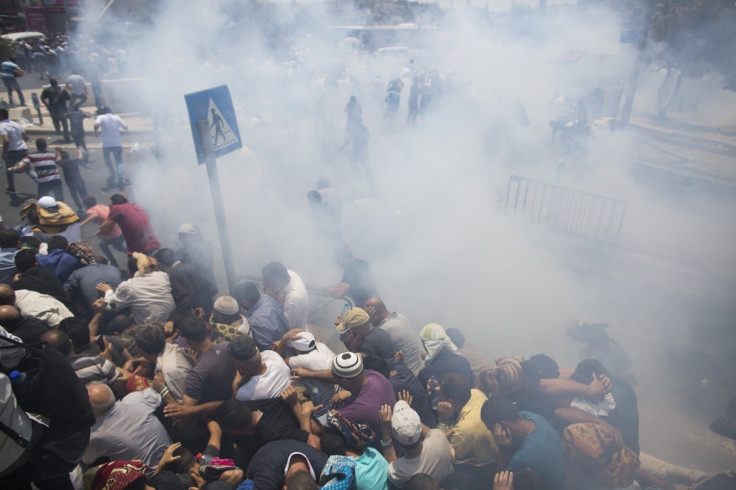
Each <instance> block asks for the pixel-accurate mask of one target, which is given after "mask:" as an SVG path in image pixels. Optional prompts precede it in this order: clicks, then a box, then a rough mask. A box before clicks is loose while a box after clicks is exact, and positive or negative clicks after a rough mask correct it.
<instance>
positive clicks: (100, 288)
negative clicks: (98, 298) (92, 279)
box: [95, 282, 112, 293]
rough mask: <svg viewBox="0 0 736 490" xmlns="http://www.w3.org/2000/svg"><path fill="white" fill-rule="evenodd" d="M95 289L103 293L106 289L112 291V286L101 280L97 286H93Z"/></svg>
mask: <svg viewBox="0 0 736 490" xmlns="http://www.w3.org/2000/svg"><path fill="white" fill-rule="evenodd" d="M95 289H97V290H98V291H100V292H101V293H104V292H106V291H112V286H110V285H109V284H105V283H104V282H101V283H99V284H98V285H97V286H95Z"/></svg>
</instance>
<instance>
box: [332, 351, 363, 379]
mask: <svg viewBox="0 0 736 490" xmlns="http://www.w3.org/2000/svg"><path fill="white" fill-rule="evenodd" d="M362 372H363V360H362V359H361V358H360V356H358V355H356V354H355V353H353V352H343V353H342V354H338V355H336V356H335V357H334V358H333V359H332V374H334V375H335V376H337V377H338V378H346V379H350V378H355V377H356V376H358V375H360V373H362Z"/></svg>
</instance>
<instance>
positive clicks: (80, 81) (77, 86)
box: [66, 75, 85, 95]
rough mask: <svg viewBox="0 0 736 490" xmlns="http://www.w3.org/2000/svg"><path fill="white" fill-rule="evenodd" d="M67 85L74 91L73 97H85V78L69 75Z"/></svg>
mask: <svg viewBox="0 0 736 490" xmlns="http://www.w3.org/2000/svg"><path fill="white" fill-rule="evenodd" d="M66 83H68V84H69V86H70V87H71V89H72V95H84V89H85V87H84V77H83V76H82V75H69V78H67V79H66Z"/></svg>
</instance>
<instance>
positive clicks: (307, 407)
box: [302, 400, 322, 417]
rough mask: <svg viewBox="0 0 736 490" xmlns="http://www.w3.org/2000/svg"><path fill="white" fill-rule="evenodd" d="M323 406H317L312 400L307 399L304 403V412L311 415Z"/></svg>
mask: <svg viewBox="0 0 736 490" xmlns="http://www.w3.org/2000/svg"><path fill="white" fill-rule="evenodd" d="M321 408H322V405H317V406H315V405H314V402H313V401H312V400H307V401H305V402H303V403H302V413H303V414H308V415H309V416H310V417H311V416H312V414H313V413H314V412H316V411H317V410H319V409H321Z"/></svg>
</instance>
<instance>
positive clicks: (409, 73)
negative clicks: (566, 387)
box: [124, 1, 736, 470]
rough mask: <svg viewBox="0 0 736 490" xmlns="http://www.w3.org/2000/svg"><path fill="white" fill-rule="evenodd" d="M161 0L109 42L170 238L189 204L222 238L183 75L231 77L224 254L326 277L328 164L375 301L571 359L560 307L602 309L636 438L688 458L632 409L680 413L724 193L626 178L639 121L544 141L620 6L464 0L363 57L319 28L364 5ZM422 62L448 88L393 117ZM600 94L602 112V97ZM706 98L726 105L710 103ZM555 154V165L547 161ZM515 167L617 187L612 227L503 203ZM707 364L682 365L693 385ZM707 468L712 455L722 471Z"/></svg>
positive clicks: (616, 32) (193, 86)
mask: <svg viewBox="0 0 736 490" xmlns="http://www.w3.org/2000/svg"><path fill="white" fill-rule="evenodd" d="M164 5H166V8H165V10H164V11H163V12H161V13H160V15H158V16H157V18H156V19H155V20H154V24H153V25H152V27H151V28H150V29H148V30H147V31H145V32H141V33H140V35H139V36H137V37H136V38H135V39H128V40H127V41H126V45H125V46H124V49H125V50H126V52H127V53H128V54H129V55H130V57H131V63H132V64H134V65H135V72H137V73H140V74H141V75H142V76H144V77H145V78H146V81H145V82H144V83H142V84H140V85H139V86H138V90H136V91H134V92H132V93H128V94H127V97H128V99H129V100H130V101H131V104H134V103H137V104H138V105H139V106H144V107H146V108H147V110H148V111H149V112H150V113H151V114H152V115H154V116H156V117H159V118H161V120H162V121H163V122H162V126H161V129H160V134H159V141H160V146H161V150H162V151H163V155H164V158H163V165H159V164H156V163H155V162H154V161H153V160H151V161H150V162H146V163H145V165H143V166H142V168H141V169H140V170H139V174H138V175H137V176H136V178H135V179H134V182H135V184H136V187H135V191H134V200H136V201H137V202H139V203H141V204H143V205H144V206H145V207H146V208H147V209H148V210H149V212H150V215H151V217H152V219H153V221H154V224H155V225H156V227H157V229H158V230H161V233H160V238H161V240H162V243H163V244H164V246H166V245H167V244H171V243H173V242H174V240H175V232H176V229H177V228H178V226H179V224H180V223H183V222H197V223H199V224H200V226H201V228H202V229H203V231H204V232H205V233H206V234H207V235H208V238H209V239H210V240H211V241H212V242H214V243H216V242H217V233H216V229H215V228H214V219H213V216H212V209H211V205H210V199H209V189H208V186H207V184H206V183H205V179H206V172H205V169H204V168H203V167H198V166H196V159H195V155H194V150H193V146H192V143H191V133H190V130H189V126H188V118H187V114H186V108H185V105H184V99H183V95H184V94H186V93H190V92H195V91H199V90H203V89H206V88H209V87H213V86H217V85H222V84H227V85H228V86H229V88H230V91H231V94H232V97H233V101H234V104H235V106H236V113H237V115H238V118H239V119H238V125H239V127H240V131H241V136H242V138H243V141H244V143H245V145H246V146H247V147H248V148H247V149H244V150H243V151H240V152H238V153H236V154H230V155H228V156H225V157H222V158H220V159H219V160H218V166H219V172H220V179H221V184H222V190H223V196H222V197H223V200H224V202H225V207H226V210H227V211H226V213H227V219H228V223H229V228H230V234H231V240H232V245H233V250H234V254H235V261H236V268H237V272H238V273H239V274H250V275H258V273H259V271H260V268H261V267H262V265H264V264H265V263H267V262H269V261H271V260H280V261H282V262H283V263H285V264H286V266H287V267H289V268H291V269H293V270H296V271H297V272H298V273H299V274H300V275H301V276H302V277H303V278H304V279H305V282H306V283H307V285H308V287H319V286H321V285H325V284H328V283H331V282H334V281H335V280H337V279H338V278H339V276H340V271H339V269H338V267H337V266H336V265H335V264H334V261H333V259H332V249H331V247H330V246H327V245H326V244H325V243H324V242H323V241H322V240H321V238H320V237H319V236H318V235H317V234H316V233H315V231H314V229H313V227H312V223H311V221H310V215H309V208H308V207H307V203H306V198H305V195H306V192H307V191H308V190H310V189H313V188H314V183H315V182H316V180H317V179H318V178H319V177H320V176H327V177H328V178H329V179H330V181H331V186H332V187H333V188H334V189H336V190H337V192H338V193H339V195H340V196H341V197H342V198H343V199H344V204H343V217H342V223H343V231H344V234H345V238H346V241H347V242H348V244H349V245H350V246H351V247H352V248H353V251H354V253H355V255H356V256H359V257H361V258H364V259H366V260H368V261H369V262H370V263H371V264H372V268H373V272H374V275H375V277H376V280H377V283H378V287H379V290H380V292H381V295H382V297H383V298H384V300H385V302H386V303H387V305H388V306H389V308H391V309H394V310H397V311H401V312H403V313H405V314H407V315H408V316H409V318H410V319H411V320H412V322H413V323H414V325H415V327H417V328H419V327H421V326H422V325H424V324H426V323H429V322H439V323H441V324H443V325H445V326H454V327H458V328H460V329H461V330H463V331H464V332H465V335H466V337H467V338H468V339H469V340H470V341H473V342H476V343H477V345H479V346H482V347H483V348H485V349H487V351H488V354H489V357H492V358H493V357H496V356H501V355H513V354H522V355H526V356H529V355H532V354H535V353H537V352H541V351H544V352H546V353H547V354H549V355H552V356H553V357H555V358H556V359H558V361H559V362H560V364H561V365H562V366H567V367H573V366H574V364H575V363H576V362H577V354H576V349H577V348H578V346H574V345H572V343H571V342H570V341H569V339H567V338H566V337H564V335H563V334H564V331H565V325H566V323H567V321H568V320H569V317H570V316H579V317H581V319H583V320H587V321H607V322H610V324H611V328H610V331H609V334H610V335H611V336H612V337H614V338H616V339H617V340H618V341H619V342H620V343H621V344H622V345H624V346H625V347H626V348H627V349H628V350H629V351H630V352H631V354H632V357H633V358H634V364H635V369H636V370H637V372H638V373H639V378H640V379H641V385H640V386H641V387H642V388H646V389H645V390H641V389H640V390H639V396H640V405H641V406H642V408H641V410H642V441H643V444H642V446H643V448H647V447H648V449H647V450H648V451H650V452H655V453H657V451H659V452H658V453H657V454H658V455H659V456H662V457H666V458H672V459H676V460H678V461H677V462H680V463H689V462H690V460H688V459H687V458H688V457H689V455H686V456H683V454H684V453H680V452H678V451H677V450H676V449H671V448H672V447H677V442H676V438H675V434H672V433H669V434H665V433H656V434H655V433H652V432H647V431H648V429H647V424H646V423H647V422H652V421H653V419H654V418H656V417H655V416H654V415H653V410H652V409H650V410H652V411H650V412H648V411H647V409H646V408H644V407H645V406H646V405H647V404H651V405H650V406H652V407H657V408H656V409H654V410H659V409H660V408H661V407H662V406H663V405H664V403H665V402H662V403H660V401H661V400H666V403H671V404H673V405H676V406H677V409H676V410H674V412H676V413H678V414H679V413H681V412H680V411H679V410H681V409H682V407H681V404H683V400H682V399H681V397H679V396H678V395H676V394H671V392H672V391H676V390H675V389H674V388H675V382H676V381H677V380H676V379H673V377H674V375H671V376H668V375H667V373H666V372H665V371H666V369H667V368H668V367H669V365H668V364H667V362H666V361H667V360H668V359H669V358H670V356H671V352H670V351H669V350H668V349H669V346H670V344H669V343H668V342H669V341H674V342H675V343H682V342H685V343H687V342H689V341H690V340H691V339H692V338H693V334H694V332H695V331H696V329H694V328H693V325H694V324H696V323H698V322H699V321H701V320H702V319H703V318H704V317H705V316H707V314H706V312H704V311H703V308H704V305H705V304H706V303H705V302H703V301H702V300H703V298H706V297H708V296H709V295H715V296H716V297H717V298H718V301H711V302H708V303H707V304H708V305H709V307H713V308H715V310H716V311H715V312H714V314H715V315H717V316H718V315H720V316H719V318H722V319H723V320H724V321H726V322H730V323H729V324H730V325H731V327H732V326H733V319H734V318H733V312H732V311H728V309H729V305H732V304H733V299H734V287H733V286H734V284H733V277H734V272H735V271H734V255H733V250H734V249H736V248H735V245H736V240H735V238H736V236H735V234H736V226H735V225H736V222H735V218H734V216H735V215H734V213H732V212H730V210H731V205H732V202H733V201H732V198H733V195H732V193H730V194H731V195H729V196H728V199H727V200H726V201H727V202H726V203H725V204H724V201H723V199H712V198H710V197H708V196H707V193H700V194H697V195H695V194H693V195H690V196H686V197H685V198H684V199H683V198H682V194H681V193H679V192H673V191H672V190H668V189H662V188H657V187H654V186H647V185H646V184H647V182H644V181H642V180H641V179H635V178H634V177H633V176H632V172H631V166H632V162H633V161H634V160H635V154H636V153H637V152H639V151H640V150H641V149H642V145H641V142H640V141H639V137H638V136H637V134H636V133H635V132H633V131H626V130H623V131H619V132H614V133H611V134H607V135H604V136H601V137H595V138H593V139H592V140H591V141H590V144H589V145H588V148H587V151H586V152H579V153H577V154H575V153H574V152H566V151H565V150H564V147H563V146H562V145H561V144H560V142H559V140H558V141H556V142H555V143H554V144H550V139H551V130H550V127H549V125H548V121H549V120H551V119H554V118H555V117H556V116H557V115H558V113H556V112H555V111H556V109H555V103H554V101H555V100H558V101H559V100H561V97H566V98H567V100H568V101H569V102H568V103H569V104H577V103H578V101H579V100H580V99H585V98H586V97H587V96H588V95H589V92H590V90H591V87H593V86H594V85H595V84H598V86H603V87H604V91H605V98H606V102H607V103H610V102H612V101H611V98H613V99H615V98H616V91H615V90H612V89H611V87H620V86H621V83H623V78H622V77H624V76H625V75H626V73H627V72H628V70H629V68H630V66H631V64H632V63H633V60H634V55H635V53H634V48H633V47H632V46H631V45H625V44H620V43H619V36H620V33H621V25H620V24H619V22H618V21H617V20H616V19H617V18H616V16H615V15H613V14H612V13H611V12H608V11H606V10H605V9H582V8H578V7H574V6H571V7H558V8H554V9H553V8H549V9H548V11H547V13H546V14H545V15H543V16H538V15H536V14H534V13H533V12H531V11H525V10H524V9H518V10H517V11H515V13H511V14H509V13H504V14H495V13H493V10H495V8H494V7H497V5H495V4H494V5H493V6H491V8H490V11H485V10H483V9H466V8H459V6H458V9H455V10H452V11H450V12H449V13H448V15H447V16H446V18H445V19H444V22H443V24H442V25H441V27H434V26H429V25H426V26H425V27H426V29H425V30H424V32H422V33H421V34H422V35H421V36H417V37H416V39H415V40H408V41H406V46H407V48H408V53H409V54H408V55H401V56H391V55H387V56H378V55H376V54H371V53H370V52H366V51H365V50H363V49H361V48H360V40H357V41H355V40H354V41H345V39H344V38H345V31H341V30H338V29H334V28H333V29H331V28H330V26H336V25H340V24H341V23H342V22H343V20H342V19H345V18H350V19H353V20H355V23H362V22H361V21H362V20H363V19H361V14H360V13H359V12H353V13H352V14H351V13H350V12H348V7H347V6H346V5H343V8H344V10H343V17H341V18H340V19H338V18H336V17H333V11H332V9H331V7H330V6H328V5H327V4H317V3H314V4H312V3H310V4H297V3H291V4H288V5H287V4H278V5H275V4H259V5H258V6H251V8H250V10H247V11H246V13H247V15H245V14H243V15H242V16H241V17H242V18H240V19H239V20H238V23H236V22H234V21H233V20H232V19H233V17H234V16H233V14H232V11H231V10H228V9H232V8H233V5H234V3H233V2H228V1H219V2H218V1H210V2H168V3H165V4H164ZM253 5H255V4H253ZM243 8H245V7H243ZM483 18H489V19H491V21H490V22H489V23H487V24H486V23H484V22H482V21H481V19H483ZM414 34H417V33H416V32H415V33H414ZM376 47H380V46H376ZM133 55H134V56H133ZM410 59H411V60H412V61H410ZM419 73H421V74H424V75H427V76H429V77H434V80H436V81H437V82H440V81H441V83H442V86H443V88H444V90H443V92H442V96H441V97H440V96H439V94H437V97H436V98H435V99H433V101H432V105H431V106H430V107H429V109H428V112H427V113H426V117H424V118H422V120H421V124H420V125H417V126H407V125H406V124H405V120H406V116H407V105H406V100H407V98H408V96H409V89H410V87H411V84H412V79H413V76H414V75H415V74H419ZM396 78H399V79H401V80H402V81H403V87H404V89H403V91H402V93H401V105H400V111H399V114H398V116H397V118H396V120H395V121H394V125H393V128H390V127H388V126H387V124H386V123H385V122H384V121H383V116H384V112H385V103H384V97H385V95H386V86H387V84H388V82H389V80H392V79H396ZM658 81H659V80H658V78H657V77H656V76H654V75H653V74H645V75H643V76H642V80H641V83H642V86H641V87H640V90H639V92H638V94H637V99H636V109H639V108H642V110H647V111H649V110H651V109H649V108H651V107H652V106H653V96H652V94H653V89H652V87H654V86H656V85H655V83H658ZM689 93H692V92H689ZM351 95H355V96H356V97H357V98H358V100H359V101H360V103H361V104H362V108H363V122H364V123H365V125H366V127H367V128H368V130H369V132H370V162H371V171H372V178H373V182H374V187H375V199H365V198H366V197H367V186H365V185H363V184H361V183H360V182H358V179H357V178H356V175H355V173H354V171H353V169H352V168H351V167H350V165H349V163H348V153H349V152H347V151H342V152H340V151H338V148H340V145H341V144H342V142H343V138H344V133H345V129H344V127H345V112H344V107H345V103H346V102H347V101H348V99H349V97H350V96H351ZM733 95H734V94H726V93H722V92H720V93H715V94H714V93H713V92H711V93H710V96H709V97H710V98H709V99H700V100H701V101H702V102H704V103H705V104H704V106H705V105H707V106H708V107H705V108H707V109H714V108H715V109H717V108H718V107H725V106H724V105H723V104H718V105H716V104H713V102H712V100H713V98H714V97H716V96H717V97H719V98H720V99H719V100H721V101H723V102H724V103H727V104H730V107H734V105H733V102H734V97H733ZM613 103H614V106H615V100H614V101H613ZM519 107H523V110H524V112H525V114H526V117H527V118H528V125H525V124H523V122H521V119H520V118H519V117H518V116H519ZM604 109H605V108H601V112H600V113H599V114H597V115H596V117H597V116H605V115H615V114H614V113H613V112H611V111H610V110H609V111H607V112H606V111H605V110H604ZM733 115H734V111H731V112H730V116H729V117H730V119H729V120H728V123H730V124H733V123H734V120H733ZM591 116H592V114H591ZM717 116H718V117H719V118H720V121H723V120H724V119H725V117H724V112H723V111H720V112H719V113H718V114H717ZM560 158H563V159H564V160H565V162H564V163H565V172H564V174H559V173H558V172H557V170H556V169H557V167H556V164H555V162H557V161H558V159H560ZM509 174H519V175H522V176H526V177H532V178H535V179H539V180H543V181H547V182H555V181H557V182H558V183H559V184H560V185H564V186H567V187H571V188H575V189H578V190H582V191H586V192H592V193H597V194H601V195H604V196H610V197H614V198H617V199H622V200H625V201H627V203H628V211H627V215H626V217H625V222H624V226H623V229H622V235H621V237H620V240H619V243H618V245H617V246H616V247H610V246H606V247H603V248H599V247H594V246H591V245H590V244H586V243H585V242H583V241H580V240H576V239H572V238H568V237H565V236H564V235H561V234H560V233H557V232H553V231H551V230H550V229H548V228H546V227H543V226H538V225H532V224H529V223H524V222H521V221H517V220H514V219H511V218H510V217H508V216H507V215H505V214H504V213H503V208H502V207H501V206H500V205H499V203H500V202H502V201H503V200H504V199H505V192H506V186H507V182H508V176H509ZM653 187H654V190H652V189H653ZM223 284H224V282H223ZM727 335H728V336H727V337H726V338H723V339H721V342H720V346H721V347H720V348H721V351H720V355H721V358H723V359H725V358H728V357H727V356H723V353H727V352H729V349H730V352H732V353H733V352H736V349H734V332H733V329H732V328H731V329H730V330H728V332H727ZM665 339H667V340H665ZM675 339H677V340H676V341H675ZM718 344H719V343H718V342H715V343H712V344H709V345H718ZM733 367H734V366H733V364H732V363H731V364H729V365H727V368H728V369H730V370H731V372H733ZM693 368H696V367H695V366H693ZM703 377H704V376H701V375H697V376H694V380H695V381H694V383H695V384H696V385H697V386H698V387H699V389H701V390H702V388H700V386H701V383H700V380H701V379H702V378H703ZM709 379H710V386H711V387H712V386H713V385H714V384H715V380H714V379H713V377H712V376H709ZM719 381H720V382H721V383H724V384H721V387H722V388H721V390H722V391H721V392H720V394H718V395H717V396H714V397H713V400H712V406H708V407H705V408H702V407H701V410H700V411H699V412H697V413H695V412H693V411H692V410H691V409H692V406H689V407H688V408H687V409H682V410H684V411H685V412H686V413H687V415H688V416H689V417H694V418H695V419H696V422H697V423H700V425H702V426H703V427H704V426H705V425H704V421H705V420H706V419H710V418H712V416H714V415H715V414H717V413H718V411H719V410H721V406H723V405H725V403H726V401H727V399H728V398H729V397H730V396H731V394H732V393H733V391H734V389H736V385H734V381H733V379H730V380H725V377H721V379H720V380H719ZM709 389H710V388H709ZM665 392H666V393H669V394H665ZM718 403H721V405H720V406H719V405H718ZM674 412H673V413H674ZM650 413H652V415H650ZM667 417H669V420H671V421H674V420H677V417H679V415H677V416H675V415H672V413H670V412H667ZM652 426H656V427H657V430H659V428H660V427H659V426H658V425H656V424H655V423H654V422H652ZM662 432H664V429H663V430H662ZM674 432H676V431H674ZM677 435H681V436H683V437H688V436H689V434H687V433H683V434H677ZM665 442H666V443H669V442H671V443H672V444H665ZM652 446H654V447H652ZM667 447H669V448H670V449H669V450H668V449H667ZM732 456H733V451H732V450H731V457H732ZM698 463H701V464H705V465H707V464H708V462H703V461H698ZM716 466H718V463H717V462H716V463H714V464H712V466H711V467H707V468H706V469H709V470H719V469H720V470H722V469H723V468H720V467H716Z"/></svg>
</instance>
